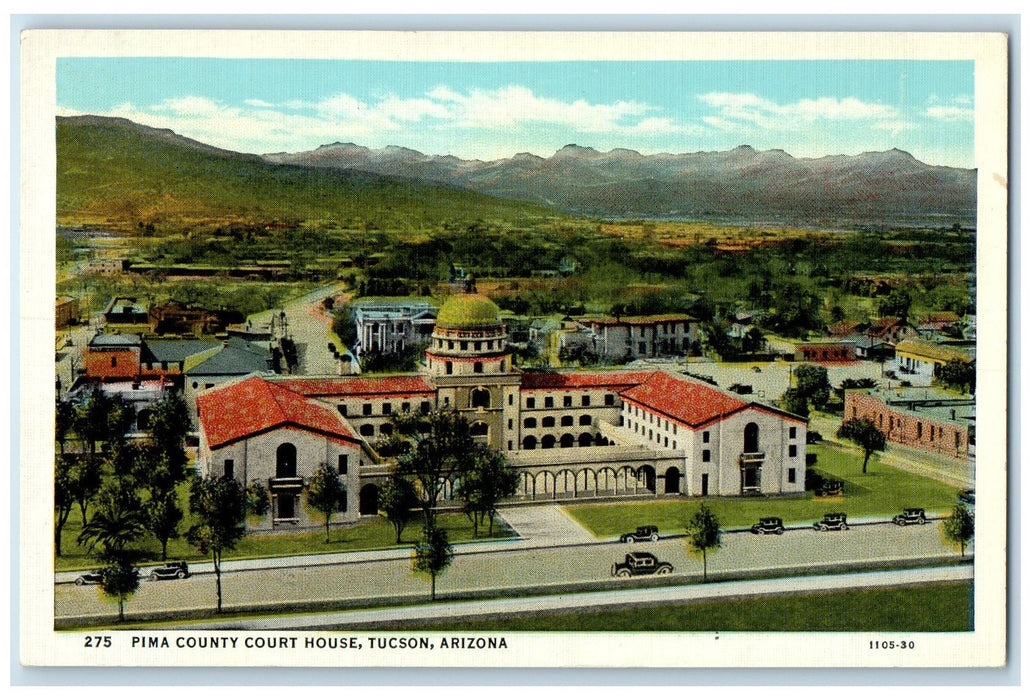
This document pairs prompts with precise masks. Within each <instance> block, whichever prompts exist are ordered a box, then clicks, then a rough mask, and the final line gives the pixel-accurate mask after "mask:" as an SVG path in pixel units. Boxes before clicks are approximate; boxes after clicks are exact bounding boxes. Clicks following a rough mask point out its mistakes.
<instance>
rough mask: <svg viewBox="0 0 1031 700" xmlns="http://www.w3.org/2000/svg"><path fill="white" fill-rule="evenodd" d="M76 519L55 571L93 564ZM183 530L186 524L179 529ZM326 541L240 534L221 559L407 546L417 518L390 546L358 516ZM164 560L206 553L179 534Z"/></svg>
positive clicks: (456, 525)
mask: <svg viewBox="0 0 1031 700" xmlns="http://www.w3.org/2000/svg"><path fill="white" fill-rule="evenodd" d="M437 522H438V523H439V524H440V525H442V526H443V527H444V529H445V530H447V532H448V537H449V538H450V541H451V542H452V543H456V542H469V541H472V540H474V539H476V540H485V539H488V538H487V530H486V526H484V528H482V529H481V530H480V533H479V535H478V536H477V537H475V538H474V537H473V526H472V522H470V520H469V519H468V518H467V517H466V516H465V515H462V514H458V513H444V514H441V515H439V516H437ZM79 529H80V517H79V509H78V506H76V507H75V510H74V512H73V513H72V516H71V517H69V519H68V524H67V525H65V528H64V531H63V532H62V537H61V551H62V556H61V557H59V558H58V559H57V561H56V563H55V570H57V571H77V570H80V569H89V568H92V567H95V566H96V565H97V564H96V562H95V561H94V560H92V559H90V558H89V557H88V556H87V555H86V552H85V550H84V548H83V547H80V546H79V544H78V542H77V538H78V536H79ZM181 529H182V530H184V531H185V530H186V527H182V528H181ZM329 534H330V536H329V539H330V541H329V542H328V543H327V542H326V530H325V529H324V528H322V529H319V530H306V531H304V532H296V531H295V532H289V533H276V534H251V535H247V536H246V537H244V538H243V539H242V540H241V541H240V543H239V544H238V545H237V547H236V549H235V550H233V551H231V552H227V553H226V554H225V555H224V558H225V559H255V558H261V557H278V556H291V555H300V554H327V553H331V552H349V551H356V550H362V549H386V548H390V547H398V546H411V545H413V544H415V543H416V542H417V541H419V539H420V538H421V537H422V520H421V519H415V520H413V521H412V522H411V523H409V524H408V526H407V527H406V528H405V530H404V532H403V533H402V535H401V545H398V544H396V542H395V540H396V537H395V535H394V527H393V526H392V525H391V524H390V523H388V522H387V521H386V520H384V519H383V518H379V517H377V518H372V519H363V520H362V521H361V523H360V524H358V525H354V526H352V527H337V526H333V527H331V528H330V531H329ZM510 535H511V532H510V531H509V530H508V529H507V528H506V526H505V525H504V524H503V523H500V522H498V521H495V523H494V537H495V538H497V537H508V536H510ZM140 545H141V546H142V547H143V549H144V550H146V551H147V552H149V553H150V555H151V556H150V559H149V561H152V562H157V561H159V560H160V558H161V545H160V543H159V542H158V541H157V540H154V539H153V538H148V539H147V540H145V541H143V542H142V543H140ZM168 558H169V559H170V560H180V559H185V560H186V561H191V562H192V561H198V562H200V561H210V557H206V556H202V555H201V554H200V553H199V552H198V551H197V550H196V549H195V548H194V547H191V546H190V545H189V544H187V542H186V540H185V539H183V538H180V539H178V540H172V541H170V542H169V543H168Z"/></svg>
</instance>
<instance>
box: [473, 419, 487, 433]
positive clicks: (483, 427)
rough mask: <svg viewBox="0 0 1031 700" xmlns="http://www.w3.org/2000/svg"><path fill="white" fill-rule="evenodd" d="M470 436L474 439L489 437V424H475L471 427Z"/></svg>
mask: <svg viewBox="0 0 1031 700" xmlns="http://www.w3.org/2000/svg"><path fill="white" fill-rule="evenodd" d="M469 434H470V435H472V436H473V437H486V436H487V424H486V423H484V422H482V421H480V422H478V423H473V424H472V425H471V426H469Z"/></svg>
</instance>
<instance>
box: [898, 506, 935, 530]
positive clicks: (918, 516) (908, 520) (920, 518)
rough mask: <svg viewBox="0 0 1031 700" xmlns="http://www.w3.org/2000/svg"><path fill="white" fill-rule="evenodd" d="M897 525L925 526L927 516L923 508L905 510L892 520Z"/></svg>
mask: <svg viewBox="0 0 1031 700" xmlns="http://www.w3.org/2000/svg"><path fill="white" fill-rule="evenodd" d="M891 521H892V522H893V523H895V524H896V525H903V526H904V525H923V524H924V523H926V522H927V515H925V514H924V509H923V508H905V509H904V510H903V511H902V512H901V513H899V514H898V515H896V516H895V517H894V518H892V519H891Z"/></svg>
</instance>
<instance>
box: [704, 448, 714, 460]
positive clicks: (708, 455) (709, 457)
mask: <svg viewBox="0 0 1031 700" xmlns="http://www.w3.org/2000/svg"><path fill="white" fill-rule="evenodd" d="M702 461H703V462H711V461H712V452H710V451H709V450H702Z"/></svg>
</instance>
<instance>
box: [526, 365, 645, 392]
mask: <svg viewBox="0 0 1031 700" xmlns="http://www.w3.org/2000/svg"><path fill="white" fill-rule="evenodd" d="M652 374H654V372H533V371H525V370H524V371H523V379H522V382H521V384H520V387H519V388H520V390H521V391H534V390H541V389H559V390H561V389H567V390H573V389H601V388H609V389H615V390H617V391H622V390H623V389H629V388H630V387H632V386H636V385H638V384H641V383H643V382H645V381H647V380H648V378H649V377H650V376H651V375H652Z"/></svg>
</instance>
